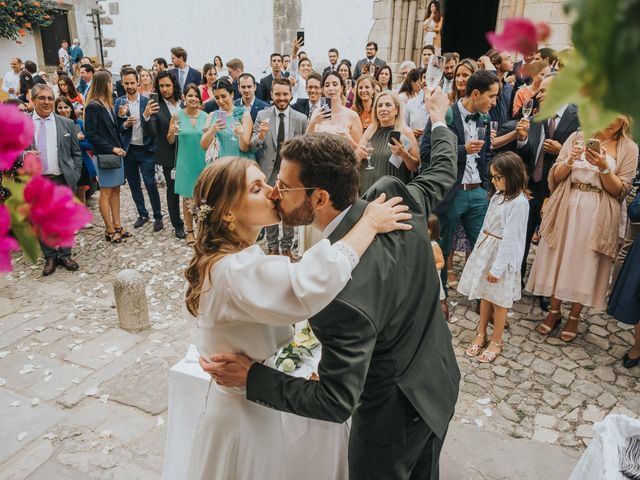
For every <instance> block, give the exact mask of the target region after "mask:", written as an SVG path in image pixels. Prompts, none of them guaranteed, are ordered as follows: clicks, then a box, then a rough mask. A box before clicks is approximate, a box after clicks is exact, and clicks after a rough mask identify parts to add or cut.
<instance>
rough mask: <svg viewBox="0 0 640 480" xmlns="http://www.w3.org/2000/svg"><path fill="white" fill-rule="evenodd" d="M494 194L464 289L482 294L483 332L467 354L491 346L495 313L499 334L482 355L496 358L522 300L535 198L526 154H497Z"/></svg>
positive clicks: (493, 168) (463, 291)
mask: <svg viewBox="0 0 640 480" xmlns="http://www.w3.org/2000/svg"><path fill="white" fill-rule="evenodd" d="M489 171H490V178H491V186H492V188H491V189H490V190H491V193H493V196H492V198H491V201H490V202H489V208H488V209H487V213H486V215H485V217H484V223H483V225H482V234H481V235H480V236H478V240H477V241H476V244H475V247H474V249H473V252H471V255H470V256H469V260H468V261H467V263H466V265H465V267H464V271H463V272H462V277H461V278H460V283H459V285H458V292H460V293H461V294H462V295H466V296H468V297H469V300H474V299H478V298H479V299H480V320H479V322H478V335H476V338H474V339H473V341H472V342H471V345H470V346H469V348H467V350H466V352H465V354H466V355H467V356H468V357H475V356H477V355H478V354H479V353H480V351H481V350H482V349H483V348H484V347H485V346H486V345H487V326H488V324H489V321H490V320H491V319H492V318H493V333H492V335H491V339H490V341H489V342H488V346H487V348H486V349H485V350H484V352H482V355H480V356H479V357H478V361H479V362H482V363H488V362H493V361H494V360H495V359H496V357H497V356H498V355H499V354H500V353H501V352H502V349H503V348H504V343H503V342H502V332H503V331H504V326H505V324H506V321H507V310H508V309H509V308H511V307H512V306H513V302H514V301H516V300H520V294H521V284H520V264H521V262H522V257H523V255H524V245H525V237H526V232H527V219H528V217H529V198H528V192H527V173H526V171H525V167H524V163H523V162H522V159H521V158H520V157H519V156H518V155H516V154H515V153H512V152H505V153H501V154H499V155H497V156H496V157H495V158H494V159H493V160H492V162H491V164H490V166H489Z"/></svg>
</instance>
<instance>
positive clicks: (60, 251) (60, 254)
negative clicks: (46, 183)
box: [39, 175, 76, 260]
mask: <svg viewBox="0 0 640 480" xmlns="http://www.w3.org/2000/svg"><path fill="white" fill-rule="evenodd" d="M46 177H47V178H48V179H49V180H51V181H52V182H54V183H57V184H58V185H64V186H67V181H66V180H65V179H64V175H46ZM75 193H76V192H73V194H74V195H75ZM39 242H40V249H41V250H42V253H43V254H44V259H45V260H49V259H50V258H70V257H71V248H69V247H58V248H54V247H50V246H48V245H45V244H44V243H42V240H39Z"/></svg>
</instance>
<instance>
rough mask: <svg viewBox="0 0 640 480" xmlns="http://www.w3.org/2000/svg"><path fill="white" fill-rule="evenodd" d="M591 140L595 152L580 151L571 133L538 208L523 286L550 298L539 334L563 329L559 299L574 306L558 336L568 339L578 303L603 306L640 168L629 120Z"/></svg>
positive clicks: (576, 136)
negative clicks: (534, 246) (625, 207)
mask: <svg viewBox="0 0 640 480" xmlns="http://www.w3.org/2000/svg"><path fill="white" fill-rule="evenodd" d="M595 138H596V139H597V140H599V143H600V152H598V151H596V150H595V149H591V148H588V149H586V150H585V147H584V139H583V138H582V132H580V131H578V132H576V133H574V134H572V135H571V136H570V137H569V138H568V139H567V141H566V142H565V144H564V145H563V146H562V150H561V151H560V154H559V155H558V159H557V161H556V163H555V165H553V167H552V168H551V171H550V172H549V187H550V189H551V192H552V193H551V197H550V198H549V202H548V204H547V205H546V206H545V207H544V209H543V211H542V224H541V226H540V236H541V237H542V238H541V240H540V244H539V246H538V250H537V253H536V258H535V260H534V262H533V266H532V268H531V274H530V275H529V281H528V283H527V290H529V291H530V292H532V293H533V294H534V295H537V296H545V297H551V309H550V310H549V314H548V315H547V318H546V319H545V320H544V321H543V322H542V323H541V324H540V325H539V326H538V328H537V331H538V333H540V334H542V335H549V334H550V333H551V331H552V330H553V329H554V328H555V327H556V326H558V325H559V324H560V322H561V320H562V313H561V311H560V308H561V306H562V302H563V301H567V302H571V312H570V313H569V319H568V320H567V323H566V324H565V326H564V330H563V331H562V332H561V334H560V339H561V340H564V341H565V342H571V341H572V340H573V339H575V337H576V334H577V332H578V325H579V322H580V312H581V311H582V307H583V306H585V305H586V306H588V307H594V308H596V309H599V310H604V309H605V308H606V304H605V296H606V293H607V287H608V285H609V277H610V275H611V268H612V266H613V260H614V259H615V257H616V252H617V249H618V245H619V239H620V237H621V235H620V229H621V228H620V227H621V225H622V223H623V222H621V210H622V208H621V204H622V201H623V200H624V198H625V197H626V195H627V193H628V192H629V189H630V188H631V181H632V179H633V177H634V175H635V171H636V167H637V164H638V146H637V145H636V144H635V143H634V142H633V141H632V140H631V139H630V138H629V119H628V118H627V117H624V116H620V117H617V118H616V119H615V120H614V121H613V122H612V123H611V124H610V125H609V126H608V127H607V128H605V129H604V130H602V131H600V132H598V133H596V134H595Z"/></svg>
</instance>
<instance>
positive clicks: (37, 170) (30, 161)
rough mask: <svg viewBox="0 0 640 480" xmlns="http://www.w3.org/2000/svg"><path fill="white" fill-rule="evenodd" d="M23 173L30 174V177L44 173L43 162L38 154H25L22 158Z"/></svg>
mask: <svg viewBox="0 0 640 480" xmlns="http://www.w3.org/2000/svg"><path fill="white" fill-rule="evenodd" d="M20 174H21V175H29V176H30V177H37V176H38V175H42V162H41V161H40V158H39V157H38V156H37V155H34V154H33V153H27V154H25V156H24V158H23V159H22V168H21V169H20Z"/></svg>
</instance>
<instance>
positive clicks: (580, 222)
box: [2, 1, 640, 367]
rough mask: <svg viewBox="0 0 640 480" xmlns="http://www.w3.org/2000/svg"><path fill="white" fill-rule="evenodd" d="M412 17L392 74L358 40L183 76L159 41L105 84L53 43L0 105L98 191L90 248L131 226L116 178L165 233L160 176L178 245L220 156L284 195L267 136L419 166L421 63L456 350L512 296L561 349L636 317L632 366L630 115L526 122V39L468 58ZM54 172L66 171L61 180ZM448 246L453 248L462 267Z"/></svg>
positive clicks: (495, 321)
mask: <svg viewBox="0 0 640 480" xmlns="http://www.w3.org/2000/svg"><path fill="white" fill-rule="evenodd" d="M429 12H430V14H429V17H428V18H427V19H426V20H425V24H424V29H425V42H426V44H425V46H424V48H423V49H422V53H421V56H420V65H416V64H415V63H414V62H413V61H411V60H407V61H405V62H402V63H401V64H400V65H399V67H398V69H397V71H396V72H394V71H393V69H392V68H391V67H390V66H389V65H387V64H386V62H385V61H384V60H383V59H381V58H380V57H379V56H378V46H377V45H376V43H375V42H369V43H367V45H366V47H365V56H364V58H362V59H360V60H358V61H357V62H354V63H352V62H351V61H350V60H348V59H344V58H341V57H340V53H339V51H338V49H336V48H331V49H330V50H329V51H328V58H327V60H328V63H324V64H323V65H327V66H326V67H325V68H323V69H315V68H314V61H315V59H311V58H310V57H309V56H308V55H307V54H306V52H304V51H303V50H302V47H303V45H302V44H301V42H300V41H298V40H296V41H295V42H294V43H293V45H292V49H291V52H290V54H282V53H273V54H271V56H270V58H269V68H268V73H267V74H266V75H265V76H264V77H262V78H257V77H255V76H254V75H253V74H251V73H249V72H245V71H244V64H243V62H242V60H241V59H238V58H234V59H230V60H228V61H227V62H226V63H224V62H223V61H222V59H221V58H220V57H219V56H216V57H215V58H214V59H213V61H212V62H211V63H206V64H205V65H204V66H203V67H202V69H198V68H194V67H193V66H191V65H190V64H189V63H188V59H189V57H188V54H187V51H186V50H185V49H184V48H181V47H175V48H172V49H171V51H170V57H169V59H168V60H167V59H165V58H163V57H158V58H155V59H154V60H153V62H152V65H151V66H150V67H149V68H145V67H144V66H141V65H138V66H137V67H133V66H132V65H124V66H123V67H122V69H121V70H120V72H119V79H118V80H117V81H114V79H113V78H112V74H111V73H110V72H109V71H107V70H106V69H104V68H103V67H102V66H100V65H97V64H96V63H95V62H94V61H93V60H92V59H90V58H87V57H82V55H81V50H80V52H78V50H77V49H76V50H74V52H73V54H69V55H68V58H67V56H65V55H64V52H63V49H64V48H66V47H67V46H68V45H67V46H65V45H62V47H61V51H60V55H61V66H60V67H61V68H60V70H59V71H58V72H57V73H56V75H55V77H54V79H53V81H51V80H50V79H49V78H48V77H47V75H46V74H45V72H38V69H37V66H36V64H35V63H34V62H32V61H25V62H22V61H21V59H19V58H13V59H11V62H10V67H11V69H10V70H9V71H8V72H7V74H6V75H5V76H4V81H3V86H2V89H3V90H4V92H6V93H7V94H8V95H9V97H10V98H9V100H8V101H7V102H9V103H13V104H15V105H17V107H18V108H20V109H21V110H22V111H24V112H25V114H27V115H31V116H32V118H33V121H34V125H35V127H36V134H35V137H36V138H35V141H34V145H33V146H32V148H33V149H34V150H37V151H39V152H40V154H41V156H42V155H43V154H44V156H45V157H48V160H49V161H48V162H47V163H45V164H44V174H46V175H49V176H51V177H52V178H54V179H56V181H59V182H60V183H64V184H67V185H69V186H71V187H73V188H74V189H76V193H77V195H78V198H79V199H80V200H81V201H84V195H85V192H86V191H87V189H88V188H89V185H90V184H91V182H98V183H99V189H100V194H99V209H100V214H101V216H102V220H103V223H104V227H105V233H104V235H105V237H104V238H105V240H106V241H108V242H111V243H121V242H123V241H126V239H127V238H129V237H131V236H132V233H131V232H130V231H129V230H127V228H125V226H123V224H122V221H121V217H120V195H121V186H122V185H123V184H124V183H125V181H126V183H127V184H128V185H129V190H130V192H131V196H132V198H133V200H134V203H135V206H136V209H137V214H138V217H137V219H136V221H135V222H134V223H133V228H134V229H139V228H140V227H142V226H143V225H145V224H146V223H147V222H150V221H151V215H152V216H153V230H154V231H160V230H161V229H163V228H164V223H163V222H164V217H163V212H162V209H161V202H160V190H159V188H158V185H166V188H165V194H166V202H167V207H168V214H169V219H170V222H171V225H172V227H173V229H174V233H175V236H176V237H177V238H178V239H185V241H186V242H187V244H189V245H192V244H193V243H194V242H195V237H194V220H193V216H192V207H193V206H192V204H191V198H192V196H193V187H194V185H195V182H196V179H197V178H198V175H199V174H200V172H201V171H202V170H203V169H204V168H205V167H206V165H207V164H208V163H211V162H213V161H215V159H216V158H219V157H223V156H241V157H246V158H249V159H252V160H255V161H256V162H257V163H258V165H259V166H260V168H261V169H262V171H263V172H264V174H265V176H266V177H267V179H268V183H269V185H272V186H274V187H275V188H280V190H281V191H282V192H285V191H286V189H284V188H282V186H281V185H279V183H278V172H279V167H280V161H281V157H280V149H281V146H282V144H283V143H284V142H285V141H286V140H287V139H289V138H292V137H294V136H298V135H305V134H309V133H314V132H329V133H333V134H336V135H340V136H342V137H344V138H346V139H348V140H349V142H350V143H351V145H352V147H353V149H354V151H355V152H356V154H357V156H358V158H359V160H360V161H361V170H360V172H361V175H360V189H361V191H362V192H364V191H365V190H366V189H367V188H369V187H370V186H371V185H372V184H373V183H375V181H376V180H377V179H379V178H380V177H381V176H384V175H392V176H395V177H397V178H399V179H400V180H402V181H403V182H409V181H411V179H412V178H413V177H414V176H415V175H416V174H417V172H419V171H421V169H424V168H427V167H428V166H429V163H430V153H431V144H430V137H431V126H430V124H429V122H428V111H427V109H426V106H425V102H424V99H425V96H426V95H429V94H430V87H429V85H427V83H428V82H427V77H428V76H429V73H430V68H432V67H433V65H435V64H437V65H440V67H441V73H440V74H441V77H438V78H439V80H438V82H437V84H438V87H439V88H441V89H442V90H443V91H444V92H445V93H447V94H448V95H449V98H450V103H451V107H450V111H449V115H448V119H447V123H448V127H449V128H450V129H451V131H452V132H453V133H455V134H456V136H457V138H458V146H457V152H458V159H457V164H458V172H457V175H458V176H457V182H456V184H455V186H454V188H453V189H452V190H451V191H450V192H449V193H448V194H447V196H446V197H445V199H444V200H443V202H442V203H441V204H440V205H439V206H438V208H437V209H436V211H435V212H433V215H432V217H431V218H430V222H429V225H430V236H431V239H432V246H433V248H434V252H436V259H437V263H438V265H437V267H438V270H439V271H440V272H441V279H442V292H441V298H442V306H443V310H444V312H445V315H446V316H448V304H447V298H448V296H449V292H450V291H451V290H453V289H457V290H458V291H459V292H460V293H461V294H463V295H465V296H468V297H469V298H470V299H471V300H478V311H479V313H480V321H479V326H478V335H477V337H476V338H475V339H474V340H473V341H472V342H471V344H470V345H469V347H468V348H467V350H466V354H467V355H468V356H469V357H477V359H478V361H480V362H491V361H493V360H495V358H496V357H497V356H498V355H500V353H501V352H502V350H503V348H504V342H503V339H502V334H503V331H504V329H505V328H508V323H507V312H508V310H509V309H510V308H511V307H512V306H513V303H514V302H516V301H518V300H519V299H520V298H521V292H522V289H526V290H527V291H529V292H530V293H531V294H533V295H534V296H535V297H537V298H538V302H539V305H540V307H541V308H542V309H543V310H544V311H546V313H547V315H546V318H545V319H544V320H543V321H542V322H541V323H540V325H539V326H538V327H537V332H538V333H539V334H540V335H545V336H547V335H551V334H553V332H554V331H555V330H556V329H558V328H560V329H561V331H560V334H559V338H560V339H562V340H564V341H565V342H571V341H573V340H574V339H575V338H576V336H577V335H578V331H579V323H580V319H581V312H582V310H583V308H584V307H592V308H595V309H598V310H605V309H607V308H608V310H609V312H610V313H611V315H613V316H614V317H615V318H616V319H618V320H620V321H622V322H625V323H629V324H633V325H635V338H636V343H635V345H634V346H633V347H632V348H631V350H629V352H627V353H626V354H625V357H624V359H623V362H624V364H625V366H627V367H631V366H634V365H636V364H637V363H638V361H639V359H640V327H638V321H639V319H640V301H639V296H638V291H640V268H638V265H639V264H640V263H638V260H637V258H638V255H640V253H639V252H638V250H640V247H639V246H638V245H639V242H638V241H635V240H636V237H637V233H638V222H639V221H640V207H639V205H640V200H639V199H638V197H637V196H635V195H636V191H637V184H638V173H637V167H638V146H637V145H636V143H634V142H633V140H632V139H631V136H630V124H631V119H630V118H627V117H624V116H620V117H617V118H615V119H614V120H613V121H612V122H611V123H610V124H609V125H608V126H607V127H606V128H604V129H602V130H601V131H599V132H596V133H595V134H592V135H587V134H586V133H585V132H582V130H581V129H580V125H579V121H578V111H577V107H576V106H575V105H571V104H569V105H563V106H561V107H560V108H559V109H558V110H557V111H556V112H555V114H553V115H552V116H551V117H550V118H546V119H542V118H541V117H540V116H539V115H537V112H538V111H539V110H540V108H541V107H542V106H543V104H544V101H545V97H546V94H547V92H548V90H549V88H550V86H551V84H552V83H553V81H554V78H555V75H556V73H557V71H558V70H559V69H561V68H562V64H561V62H560V61H559V58H558V55H557V53H556V52H554V51H553V50H551V49H549V48H541V49H539V50H538V51H537V52H536V53H535V54H532V55H529V56H525V57H524V58H523V59H522V60H520V61H518V62H515V63H514V61H513V59H512V57H511V54H510V53H509V52H503V51H496V50H490V51H488V52H487V53H486V55H483V56H482V57H480V58H479V59H472V58H460V56H459V55H458V54H457V53H455V52H445V53H443V54H442V55H440V53H441V52H440V45H441V44H440V28H441V24H442V15H441V13H440V6H439V3H438V2H437V1H434V2H431V4H430V6H429ZM427 37H428V39H427ZM65 43H66V42H65ZM75 46H76V47H78V48H79V45H75ZM318 63H321V62H318ZM59 118H63V119H65V120H68V121H69V122H72V124H74V125H75V129H76V134H75V135H74V136H73V138H72V139H71V140H72V143H73V148H72V149H71V150H72V153H71V154H70V155H72V156H73V157H74V159H73V161H70V162H67V161H66V160H65V161H63V157H64V156H65V155H67V150H63V147H64V146H63V145H61V144H60V142H59V141H58V145H57V146H58V150H57V151H56V148H55V145H56V131H57V130H56V125H57V124H58V123H56V121H52V122H47V120H56V119H59ZM65 125H66V124H65ZM58 128H60V127H58ZM30 148H31V147H30ZM74 162H75V163H74ZM63 164H64V165H69V164H74V165H76V166H77V171H76V172H75V173H76V177H75V178H73V174H69V172H66V171H65V170H64V168H61V165H63ZM11 174H12V172H4V175H11ZM142 184H144V189H145V190H146V192H147V197H148V200H149V203H150V205H151V212H150V211H149V209H148V208H147V203H146V199H145V196H144V192H143V188H142ZM3 195H6V194H4V193H3ZM634 196H635V199H634ZM294 233H295V232H294V229H293V228H292V227H288V226H286V225H283V226H282V228H278V227H270V228H267V229H266V232H263V234H264V235H265V236H266V241H267V249H268V254H270V255H286V256H288V257H290V258H291V259H292V260H295V259H296V253H294V237H295V235H294ZM301 233H302V232H301ZM308 234H309V235H311V234H310V233H308ZM261 235H262V234H261ZM307 240H308V239H307ZM301 243H302V242H301ZM532 245H534V246H535V247H534V248H535V255H533V262H532V264H531V265H529V263H528V260H530V259H531V257H532V256H531V255H530V251H531V249H532ZM301 247H302V245H301ZM454 252H459V253H460V254H462V255H463V257H464V261H465V263H464V267H463V269H462V271H461V272H456V266H455V264H454V262H453V259H454ZM45 255H46V252H45ZM51 258H53V259H54V260H53V261H51ZM60 258H66V259H68V260H70V261H72V260H71V259H70V252H64V253H62V254H58V257H55V255H53V256H51V255H50V256H49V257H48V258H46V259H47V262H46V264H45V269H44V271H43V274H44V275H50V274H51V273H53V271H55V266H56V265H60V264H62V265H65V263H64V262H62V261H61V260H60ZM625 259H626V261H625ZM67 263H68V262H67ZM74 263H75V262H74ZM65 266H67V268H69V269H77V267H78V266H77V264H75V265H71V267H69V266H68V265H65ZM458 277H459V278H458ZM525 279H526V282H525ZM563 305H564V306H566V308H567V312H566V321H563V320H564V318H565V317H564V314H563ZM490 324H491V325H492V329H491V335H490V336H489V333H488V332H489V328H488V326H489V325H490Z"/></svg>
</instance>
